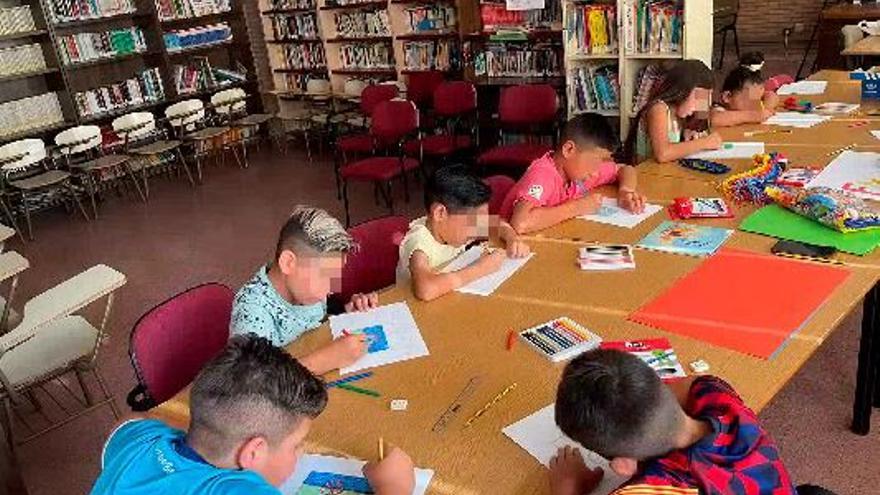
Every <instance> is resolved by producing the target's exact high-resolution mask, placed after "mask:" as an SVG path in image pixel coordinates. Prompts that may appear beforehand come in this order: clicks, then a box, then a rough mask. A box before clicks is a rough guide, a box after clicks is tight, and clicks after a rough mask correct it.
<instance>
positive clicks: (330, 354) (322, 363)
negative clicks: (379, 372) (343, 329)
mask: <svg viewBox="0 0 880 495" xmlns="http://www.w3.org/2000/svg"><path fill="white" fill-rule="evenodd" d="M366 352H367V336H366V335H362V334H358V335H347V336H345V337H340V338H338V339H336V340H334V341H333V342H331V343H329V344H327V345H325V346H324V347H322V348H320V349H318V350H317V351H314V352H312V353H310V354H307V355H305V356H303V357H301V358H299V362H300V364H302V365H303V366H305V367H306V369H308V370H309V371H311V372H312V373H313V374H315V375H323V374H325V373H329V372H330V371H333V370H335V369H339V368H344V367H345V366H348V365H350V364H352V363H354V362H355V361H357V360H358V359H360V357H361V356H363V355H364V354H365V353H366Z"/></svg>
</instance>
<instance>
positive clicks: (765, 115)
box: [761, 108, 776, 122]
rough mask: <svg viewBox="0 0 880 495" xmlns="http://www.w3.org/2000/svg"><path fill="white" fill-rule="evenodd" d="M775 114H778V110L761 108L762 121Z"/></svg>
mask: <svg viewBox="0 0 880 495" xmlns="http://www.w3.org/2000/svg"><path fill="white" fill-rule="evenodd" d="M774 115H776V110H775V109H773V108H765V109H763V110H761V122H764V121H765V120H767V119H769V118H770V117H772V116H774Z"/></svg>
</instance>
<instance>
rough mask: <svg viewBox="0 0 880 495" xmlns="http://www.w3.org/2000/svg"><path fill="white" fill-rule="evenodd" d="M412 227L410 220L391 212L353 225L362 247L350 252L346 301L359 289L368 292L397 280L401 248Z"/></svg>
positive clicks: (352, 231) (344, 275)
mask: <svg viewBox="0 0 880 495" xmlns="http://www.w3.org/2000/svg"><path fill="white" fill-rule="evenodd" d="M408 228H409V220H408V219H407V218H406V217H401V216H389V217H382V218H377V219H375V220H370V221H367V222H364V223H362V224H359V225H355V226H354V227H352V228H351V229H349V231H348V232H349V233H350V234H351V236H352V237H353V238H354V240H355V241H356V242H357V243H358V249H357V251H355V252H354V253H351V254H349V255H348V260H347V261H346V263H345V268H343V270H342V290H341V291H340V292H339V296H340V299H341V300H342V301H345V302H347V301H349V300H350V299H351V296H352V295H354V294H357V293H359V292H360V293H362V294H365V293H368V292H373V291H377V290H380V289H384V288H385V287H388V286H390V285H393V284H394V279H395V270H396V268H397V260H398V257H399V252H398V248H399V247H400V242H401V241H403V236H404V235H406V231H407V229H408Z"/></svg>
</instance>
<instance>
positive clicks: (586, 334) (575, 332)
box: [519, 317, 602, 363]
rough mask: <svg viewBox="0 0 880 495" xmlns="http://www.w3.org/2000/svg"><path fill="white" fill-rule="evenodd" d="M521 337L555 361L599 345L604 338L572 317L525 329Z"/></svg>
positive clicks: (540, 352)
mask: <svg viewBox="0 0 880 495" xmlns="http://www.w3.org/2000/svg"><path fill="white" fill-rule="evenodd" d="M519 336H520V339H522V340H523V341H524V342H526V343H527V344H528V345H529V346H531V347H532V348H533V349H535V350H536V351H538V353H539V354H541V355H542V356H544V357H546V358H547V359H549V360H550V361H552V362H554V363H558V362H560V361H565V360H568V359H571V358H573V357H575V356H577V355H578V354H580V353H582V352H586V351H589V350H592V349H595V348H597V347H599V345H600V344H601V343H602V339H601V338H600V337H599V336H598V335H596V334H594V333H593V332H591V331H589V330H587V329H586V328H584V327H582V326H580V325H578V324H577V323H575V322H574V321H573V320H572V319H571V318H566V317H562V318H556V319H554V320H550V321H548V322H547V323H542V324H540V325H537V326H534V327H532V328H528V329H526V330H523V331H522V332H520V334H519Z"/></svg>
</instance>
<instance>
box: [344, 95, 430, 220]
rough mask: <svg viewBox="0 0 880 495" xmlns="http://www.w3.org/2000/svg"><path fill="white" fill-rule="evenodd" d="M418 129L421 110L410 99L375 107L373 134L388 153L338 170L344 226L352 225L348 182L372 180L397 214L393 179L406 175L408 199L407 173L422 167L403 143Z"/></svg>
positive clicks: (371, 126)
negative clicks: (406, 151) (404, 147)
mask: <svg viewBox="0 0 880 495" xmlns="http://www.w3.org/2000/svg"><path fill="white" fill-rule="evenodd" d="M418 129H419V111H418V109H417V108H416V106H415V104H414V103H413V102H411V101H409V100H391V101H386V102H382V103H380V104H379V105H377V106H376V108H375V109H374V110H373V118H372V123H371V125H370V134H371V135H372V136H373V138H374V139H375V141H376V143H377V146H381V147H383V148H384V149H385V150H386V151H387V152H388V155H387V156H372V157H369V158H364V159H362V160H358V161H356V162H354V163H350V164H348V165H345V166H344V167H342V168H341V169H340V170H339V175H340V177H341V178H342V200H343V202H344V204H345V225H346V226H347V225H351V213H350V211H349V204H348V183H349V182H352V181H355V182H372V183H373V185H374V187H375V188H376V191H378V192H379V193H381V194H382V196H383V197H384V198H385V204H386V205H387V206H388V209H389V210H390V211H391V213H394V202H393V200H392V194H391V193H392V191H391V181H392V180H394V179H396V178H397V177H402V178H403V193H404V198H405V199H406V201H407V202H409V187H408V184H407V178H406V174H407V172H409V171H411V170H415V169H417V168H419V161H418V160H415V159H413V158H409V157H407V156H405V154H404V152H403V143H404V141H405V140H406V138H407V137H409V136H410V135H412V134H413V133H417V132H418Z"/></svg>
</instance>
